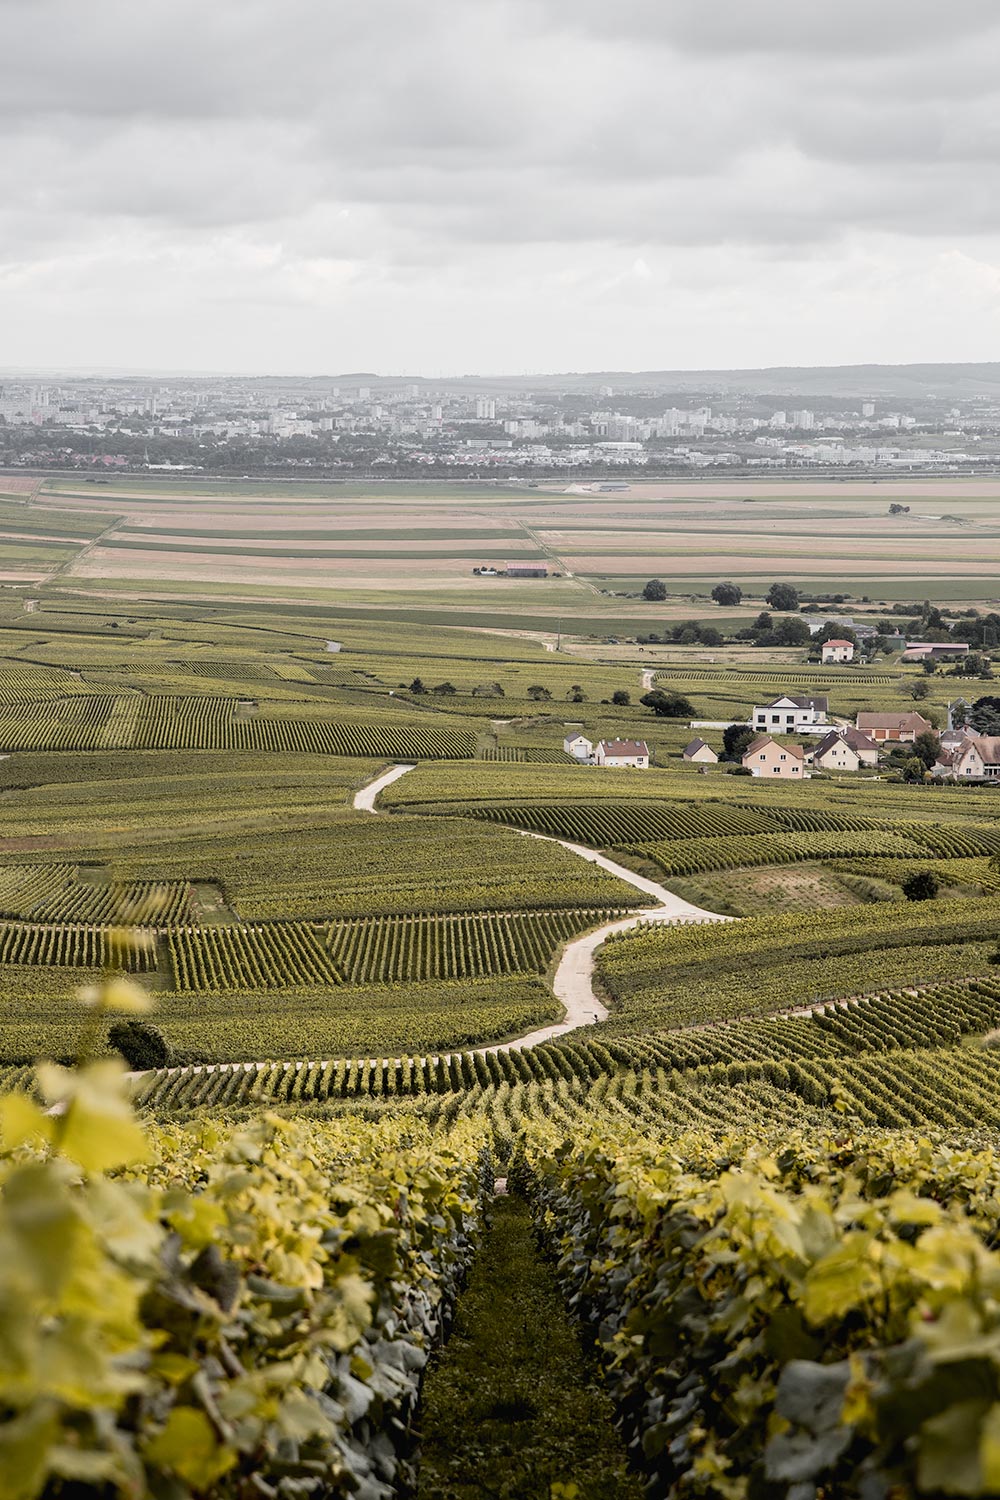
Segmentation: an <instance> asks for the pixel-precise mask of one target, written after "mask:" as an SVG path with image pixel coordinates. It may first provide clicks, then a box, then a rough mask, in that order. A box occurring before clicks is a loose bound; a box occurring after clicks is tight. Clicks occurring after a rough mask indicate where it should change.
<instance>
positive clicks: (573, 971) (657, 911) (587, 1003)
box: [129, 765, 735, 1081]
mask: <svg viewBox="0 0 1000 1500" xmlns="http://www.w3.org/2000/svg"><path fill="white" fill-rule="evenodd" d="M415 769H416V767H415V766H411V765H405V766H403V765H400V766H392V767H390V769H389V770H388V771H383V772H382V774H381V775H380V776H377V777H376V778H375V780H374V781H370V782H369V783H368V785H367V786H364V787H362V788H361V790H360V791H358V792H356V793H355V795H354V806H355V808H356V810H357V811H358V812H370V813H375V814H376V815H378V809H377V807H376V806H375V801H376V798H377V797H378V794H379V792H381V791H382V789H383V787H387V786H391V785H392V783H393V782H394V781H398V780H399V779H400V777H401V776H405V775H406V774H407V772H409V771H413V770H415ZM507 831H508V832H509V833H518V834H520V835H521V837H522V838H526V839H541V840H542V842H543V843H545V844H558V845H559V846H560V848H562V849H566V850H568V852H569V853H570V854H575V855H577V856H578V857H579V858H580V859H586V860H588V861H589V862H590V863H591V864H593V865H597V866H598V867H599V868H600V869H602V870H607V871H608V873H609V874H611V875H617V876H618V879H619V880H623V881H625V882H626V883H627V884H628V885H631V886H633V887H634V888H635V890H637V891H642V892H643V894H644V895H646V896H653V897H654V898H655V899H656V902H657V904H656V906H646V907H640V908H638V909H637V910H636V911H633V912H630V913H629V914H628V915H627V916H625V917H616V918H615V920H614V921H613V922H605V923H604V925H603V926H602V927H597V928H595V929H594V931H593V932H586V933H584V935H583V936H582V937H578V938H574V939H573V940H572V941H571V942H569V943H567V944H566V946H565V947H564V948H563V951H562V956H561V957H560V959H559V963H558V965H557V967H556V972H555V975H554V976H553V980H552V990H553V993H554V994H555V996H556V999H557V1000H559V1001H561V1002H562V1005H563V1008H564V1010H565V1012H566V1014H565V1016H564V1017H563V1019H562V1020H561V1021H558V1022H556V1023H554V1024H553V1025H551V1026H542V1027H540V1028H539V1030H537V1031H529V1032H527V1033H526V1034H525V1035H524V1036H519V1037H515V1038H513V1040H511V1041H508V1042H497V1043H495V1044H494V1045H493V1046H490V1047H466V1048H464V1049H463V1050H464V1052H466V1053H472V1054H476V1053H478V1054H480V1055H485V1054H486V1053H488V1052H523V1051H525V1050H527V1049H528V1048H530V1047H538V1046H540V1045H541V1043H542V1042H550V1041H552V1039H553V1038H554V1037H557V1036H565V1035H566V1034H567V1033H568V1032H570V1031H579V1030H580V1029H581V1027H584V1026H593V1025H594V1024H595V1022H599V1021H606V1020H607V1018H608V1011H607V1008H606V1006H605V1005H604V1004H603V1003H602V1001H601V1000H600V998H599V996H598V995H597V992H596V991H595V989H594V955H595V953H596V952H597V949H598V948H599V947H600V946H601V944H602V943H604V942H606V941H607V939H608V938H609V937H610V936H611V935H612V933H616V932H628V931H629V930H630V928H633V927H638V926H639V925H640V924H643V923H654V922H667V923H671V922H685V923H687V922H732V921H734V920H735V918H733V917H724V916H722V915H721V914H720V913H719V912H714V911H705V910H704V908H703V907H700V906H693V905H692V904H691V902H690V901H685V900H683V898H682V897H680V896H675V895H674V893H673V892H672V891H668V890H666V888H665V887H664V886H662V885H658V884H657V882H656V881H655V880H650V879H648V877H647V876H645V875H637V874H636V872H635V871H634V870H629V869H626V867H625V866H624V865H619V864H616V863H615V861H614V860H613V859H608V857H607V855H606V854H598V852H597V850H596V849H588V848H587V847H586V846H585V845H583V844H572V843H570V842H569V841H568V840H567V839H556V838H552V837H550V836H549V835H548V834H545V833H532V832H531V831H529V830H528V829H526V828H509V829H508V830H507ZM434 1055H435V1056H441V1057H443V1058H445V1060H447V1059H448V1058H450V1057H452V1056H455V1057H461V1056H462V1055H463V1053H461V1052H457V1053H454V1054H453V1053H450V1052H442V1053H439V1054H434ZM328 1060H330V1059H325V1058H310V1059H309V1060H308V1063H312V1062H318V1061H322V1062H325V1061H328ZM371 1060H372V1059H370V1058H369V1059H367V1061H371ZM399 1060H400V1059H399V1058H396V1061H397V1062H399ZM362 1061H364V1059H362ZM375 1061H376V1062H378V1061H379V1059H378V1058H376V1059H375ZM382 1061H388V1059H382ZM308 1063H307V1062H306V1061H305V1060H303V1061H302V1062H301V1063H299V1064H295V1063H293V1064H291V1066H308ZM269 1066H270V1063H263V1062H262V1063H198V1064H194V1065H193V1066H191V1067H190V1071H191V1072H192V1073H201V1072H208V1073H214V1072H216V1071H222V1072H228V1071H230V1070H232V1069H246V1070H248V1071H249V1070H253V1069H254V1068H256V1069H257V1070H258V1071H261V1070H263V1069H264V1068H266V1067H269ZM178 1071H187V1070H186V1069H177V1068H170V1069H168V1072H169V1073H170V1074H174V1073H176V1072H178ZM143 1076H144V1075H143V1074H142V1073H131V1074H129V1077H130V1079H132V1080H133V1081H135V1080H138V1079H140V1078H142V1077H143Z"/></svg>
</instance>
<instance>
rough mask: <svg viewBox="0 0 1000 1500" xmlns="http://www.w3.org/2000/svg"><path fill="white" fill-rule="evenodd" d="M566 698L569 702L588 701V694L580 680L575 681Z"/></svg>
mask: <svg viewBox="0 0 1000 1500" xmlns="http://www.w3.org/2000/svg"><path fill="white" fill-rule="evenodd" d="M566 699H567V702H569V703H586V701H587V695H586V693H585V692H584V691H583V688H582V687H581V686H580V684H579V683H578V682H574V684H573V686H572V687H571V688H570V690H569V692H568V693H567V694H566Z"/></svg>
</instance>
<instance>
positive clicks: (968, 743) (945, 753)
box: [937, 734, 1000, 767]
mask: <svg viewBox="0 0 1000 1500" xmlns="http://www.w3.org/2000/svg"><path fill="white" fill-rule="evenodd" d="M970 750H975V751H977V752H978V754H979V756H980V758H981V759H982V762H983V765H984V766H1000V735H997V734H978V735H971V734H970V735H966V736H965V738H964V739H963V740H962V741H961V743H960V744H958V745H954V744H953V745H952V746H951V747H945V748H943V749H942V751H941V753H940V755H939V756H938V758H937V764H938V765H939V766H945V767H952V766H957V765H958V764H959V763H960V762H961V761H962V760H963V759H964V757H965V756H966V755H967V754H968V753H969V751H970Z"/></svg>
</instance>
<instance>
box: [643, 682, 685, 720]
mask: <svg viewBox="0 0 1000 1500" xmlns="http://www.w3.org/2000/svg"><path fill="white" fill-rule="evenodd" d="M639 702H640V703H641V704H642V706H643V708H651V709H652V710H653V712H654V714H657V715H658V716H659V717H660V718H661V719H690V718H691V717H692V715H693V714H694V712H695V707H694V704H693V703H690V702H689V701H688V700H687V698H684V697H682V696H681V694H680V693H675V692H672V691H671V690H670V689H667V690H664V689H663V688H654V689H653V691H652V692H651V693H644V694H643V696H642V697H641V698H640V699H639Z"/></svg>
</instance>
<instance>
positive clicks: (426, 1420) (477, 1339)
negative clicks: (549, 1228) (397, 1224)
mask: <svg viewBox="0 0 1000 1500" xmlns="http://www.w3.org/2000/svg"><path fill="white" fill-rule="evenodd" d="M612 1417H613V1408H612V1405H611V1401H610V1399H609V1397H608V1396H607V1394H606V1393H605V1392H604V1391H603V1390H602V1389H601V1387H600V1386H599V1385H598V1383H597V1377H596V1369H595V1367H594V1366H593V1365H592V1364H591V1362H590V1361H589V1359H588V1358H587V1357H586V1355H585V1354H584V1351H583V1349H582V1347H581V1344H580V1340H579V1337H578V1334H577V1330H576V1328H575V1327H574V1325H573V1323H572V1322H571V1320H570V1317H569V1315H568V1314H567V1312H566V1308H565V1304H564V1302H563V1300H562V1297H561V1296H560V1293H559V1290H558V1288H557V1286H556V1283H555V1280H554V1278H553V1275H552V1272H551V1270H550V1268H549V1266H548V1264H547V1262H546V1261H545V1260H544V1258H543V1257H542V1255H541V1254H540V1252H539V1250H538V1248H537V1246H536V1244H535V1240H534V1236H533V1233H532V1229H531V1219H530V1214H529V1211H528V1208H527V1206H526V1204H525V1203H524V1202H523V1201H522V1200H520V1199H518V1198H514V1197H502V1198H499V1199H497V1201H496V1205H495V1212H494V1218H493V1224H492V1227H491V1229H490V1231H489V1233H488V1236H487V1239H486V1243H485V1245H484V1247H483V1249H482V1251H481V1252H480V1255H479V1257H478V1259H477V1261H476V1263H475V1265H474V1266H473V1269H472V1274H471V1276H470V1278H469V1284H468V1287H467V1288H466V1290H465V1292H464V1293H463V1294H462V1296H461V1297H460V1299H459V1303H458V1308H457V1312H456V1319H455V1327H454V1330H453V1332H452V1336H451V1338H450V1339H449V1341H448V1343H447V1344H446V1345H445V1347H444V1349H443V1350H442V1351H441V1353H440V1355H439V1356H438V1358H437V1359H436V1361H435V1363H434V1364H433V1365H432V1367H431V1369H430V1372H429V1374H428V1376H427V1381H426V1384H425V1387H424V1401H423V1407H422V1413H421V1418H422V1420H421V1427H422V1457H421V1467H420V1482H419V1485H418V1489H417V1500H472V1497H477V1500H478V1497H489V1500H521V1497H524V1500H528V1497H531V1500H558V1497H565V1500H570V1497H572V1500H639V1497H640V1496H641V1495H642V1486H641V1484H640V1482H639V1480H638V1478H637V1477H636V1476H635V1475H633V1474H631V1473H630V1472H629V1470H628V1466H627V1462H626V1458H625V1452H624V1448H623V1446H622V1443H621V1440H620V1438H619V1436H618V1433H617V1431H616V1430H615V1428H614V1426H613V1421H612Z"/></svg>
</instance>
